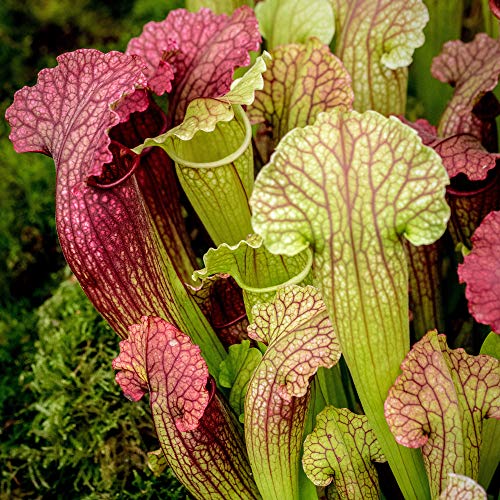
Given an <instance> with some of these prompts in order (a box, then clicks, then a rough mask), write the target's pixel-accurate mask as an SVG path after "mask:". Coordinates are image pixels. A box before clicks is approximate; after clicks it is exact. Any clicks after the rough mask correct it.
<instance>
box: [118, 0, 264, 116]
mask: <svg viewBox="0 0 500 500" xmlns="http://www.w3.org/2000/svg"><path fill="white" fill-rule="evenodd" d="M260 42H261V37H260V34H259V28H258V24H257V20H256V19H255V15H254V13H253V10H252V9H250V8H249V7H247V6H243V7H240V8H239V9H237V10H236V11H235V12H234V13H233V14H232V16H230V17H228V16H227V15H225V14H221V15H215V14H214V13H212V12H211V11H210V10H208V9H200V11H199V12H197V13H193V12H188V11H187V10H184V9H177V10H174V11H172V12H170V14H169V15H168V16H167V18H166V19H165V20H164V21H161V22H150V23H148V24H146V25H145V27H144V30H143V32H142V34H141V35H140V36H139V37H138V38H133V39H132V40H131V41H130V42H129V45H128V47H127V54H137V55H140V56H142V57H143V58H144V59H145V60H146V61H147V65H148V67H147V71H148V75H149V76H150V77H153V76H156V75H157V73H158V71H159V69H158V68H159V67H160V66H161V65H162V64H164V63H165V62H168V63H169V64H171V65H172V67H173V68H174V72H175V79H174V83H173V91H172V92H173V102H172V103H171V106H170V107H171V109H173V110H174V113H175V116H172V117H171V120H170V121H171V122H172V123H170V125H172V124H173V125H177V124H178V123H180V122H181V121H182V120H183V118H184V114H185V112H186V108H187V105H188V104H189V103H190V102H191V101H192V100H194V99H195V98H197V97H216V96H220V95H224V94H225V93H226V92H228V91H229V88H230V85H231V82H232V76H233V71H234V69H235V68H236V67H238V66H247V65H248V64H249V63H250V56H249V54H248V52H249V51H251V50H258V48H259V45H260Z"/></svg>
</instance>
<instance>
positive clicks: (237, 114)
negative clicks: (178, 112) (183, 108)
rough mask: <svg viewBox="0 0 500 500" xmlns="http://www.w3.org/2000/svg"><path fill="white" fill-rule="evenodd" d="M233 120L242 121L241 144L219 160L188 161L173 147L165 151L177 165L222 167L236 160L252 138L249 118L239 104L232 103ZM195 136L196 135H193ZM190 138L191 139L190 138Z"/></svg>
mask: <svg viewBox="0 0 500 500" xmlns="http://www.w3.org/2000/svg"><path fill="white" fill-rule="evenodd" d="M233 109H234V118H233V119H234V120H237V119H240V123H243V125H244V127H245V137H244V139H243V142H242V143H241V145H240V146H239V147H238V149H236V151H234V152H233V153H230V154H228V155H227V156H225V157H224V158H221V159H220V160H216V161H210V162H194V161H189V160H184V159H183V158H181V157H180V156H178V155H177V154H176V153H175V152H174V151H173V150H174V147H172V146H171V147H169V148H168V149H167V153H168V155H169V156H170V158H171V159H172V160H173V161H174V162H175V163H177V164H178V165H179V166H182V167H190V168H200V169H202V168H203V169H204V168H208V169H209V168H217V167H222V166H224V165H227V164H229V163H232V162H233V161H235V160H237V159H238V158H239V157H240V156H241V155H242V154H243V153H244V152H245V151H246V150H247V148H248V147H249V145H250V141H251V140H252V126H251V125H250V120H249V119H248V117H247V115H246V113H245V111H243V108H242V107H241V106H239V105H234V106H233ZM195 137H196V135H195ZM169 140H171V141H172V142H173V141H174V137H172V136H170V137H169ZM175 140H177V141H180V140H182V139H179V138H175ZM191 140H192V139H191Z"/></svg>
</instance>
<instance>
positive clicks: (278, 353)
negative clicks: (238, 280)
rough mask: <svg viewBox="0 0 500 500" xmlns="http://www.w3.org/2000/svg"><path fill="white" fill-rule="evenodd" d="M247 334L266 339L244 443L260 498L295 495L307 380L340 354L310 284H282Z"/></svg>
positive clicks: (251, 390)
mask: <svg viewBox="0 0 500 500" xmlns="http://www.w3.org/2000/svg"><path fill="white" fill-rule="evenodd" d="M253 316H254V322H253V323H252V324H251V325H250V326H249V327H248V335H249V337H251V338H253V339H255V340H260V341H262V342H265V343H266V344H268V348H267V350H266V352H265V354H264V356H263V357H262V360H261V362H260V365H259V366H258V367H257V369H256V370H255V372H254V375H253V377H252V379H251V380H250V382H249V384H248V392H247V396H246V400H245V442H246V445H247V449H248V454H249V458H250V463H251V465H252V470H253V472H254V474H255V480H256V482H257V485H258V486H259V490H260V491H261V493H262V495H263V496H264V497H265V498H278V497H280V496H282V497H283V498H296V497H297V495H298V472H299V466H300V460H299V459H300V450H301V446H302V436H303V432H304V425H305V417H306V412H307V407H308V402H309V397H310V391H309V380H310V378H311V377H312V376H313V375H314V374H315V373H316V371H317V370H318V368H319V367H320V366H325V367H331V366H333V365H334V364H335V363H337V362H338V360H339V358H340V348H339V345H338V342H337V339H336V337H335V333H334V331H333V328H332V325H331V323H330V320H329V319H328V314H327V312H326V308H325V305H324V303H323V300H322V299H321V296H320V294H319V292H318V291H317V290H316V289H315V288H314V287H312V286H307V287H299V286H295V285H292V286H290V287H285V288H281V289H279V290H278V292H277V293H276V297H275V299H274V300H273V302H272V303H270V304H263V305H258V306H255V307H254V309H253Z"/></svg>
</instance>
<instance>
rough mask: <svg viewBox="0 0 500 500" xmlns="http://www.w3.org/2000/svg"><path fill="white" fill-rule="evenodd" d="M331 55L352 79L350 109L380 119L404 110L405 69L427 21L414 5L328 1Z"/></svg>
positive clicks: (392, 0)
mask: <svg viewBox="0 0 500 500" xmlns="http://www.w3.org/2000/svg"><path fill="white" fill-rule="evenodd" d="M333 8H334V12H335V23H336V26H337V29H336V34H335V39H336V41H335V54H336V55H337V56H338V57H339V58H340V59H341V61H342V62H343V63H344V66H345V67H346V68H347V71H348V72H349V74H350V75H351V77H352V82H353V89H354V96H355V99H354V108H355V109H356V110H358V111H366V110H368V109H373V110H375V111H378V112H379V113H382V114H384V115H389V114H402V113H404V110H405V106H406V87H407V81H408V68H407V67H408V66H409V65H410V63H411V61H412V55H413V51H414V50H415V48H416V47H420V46H421V45H422V44H423V43H424V40H425V38H424V34H423V29H424V26H425V25H426V24H427V21H428V20H429V15H428V12H427V9H426V7H425V5H424V4H423V2H421V1H418V0H410V1H408V0H378V1H376V2H373V1H372V0H350V1H349V2H345V1H342V0H333Z"/></svg>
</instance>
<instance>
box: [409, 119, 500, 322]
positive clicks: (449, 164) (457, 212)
mask: <svg viewBox="0 0 500 500" xmlns="http://www.w3.org/2000/svg"><path fill="white" fill-rule="evenodd" d="M400 120H401V121H402V122H403V123H405V124H406V125H409V126H410V127H412V128H413V129H415V130H416V131H417V132H418V134H419V136H420V137H421V139H422V142H423V143H424V144H426V145H427V146H430V147H432V148H433V149H434V150H435V151H436V152H437V153H438V154H439V156H440V157H441V159H442V160H443V165H444V166H445V167H446V170H447V172H448V175H449V176H450V178H451V179H452V180H455V181H456V182H458V181H459V180H460V178H463V176H466V178H467V180H468V181H470V182H467V184H465V187H463V185H464V183H463V182H462V187H461V188H460V189H457V188H455V187H453V185H452V186H448V187H447V189H446V192H447V200H448V203H449V205H450V207H451V208H452V210H451V218H450V222H449V224H448V227H449V229H450V233H451V236H452V238H453V241H454V243H455V245H457V244H458V243H463V244H465V245H467V246H468V245H470V237H471V236H472V233H473V232H474V230H475V229H476V228H477V226H478V225H479V224H480V222H481V221H482V220H483V218H484V217H485V216H486V215H487V214H488V213H489V212H491V211H492V210H498V208H500V206H499V204H500V184H499V183H498V173H494V172H493V170H494V169H495V168H496V164H497V161H498V159H500V155H499V154H498V153H490V152H488V151H487V150H486V149H485V148H484V147H483V145H482V144H481V142H480V140H479V139H478V138H477V137H475V136H473V135H471V134H465V133H458V134H456V135H452V136H449V137H444V138H443V137H438V135H437V129H436V128H435V127H434V126H432V125H431V124H430V123H428V122H427V121H426V120H424V119H420V120H417V121H416V122H415V123H412V122H410V121H408V120H406V119H404V118H402V117H400ZM488 174H490V177H491V178H489V179H488V178H487V177H488ZM479 181H486V183H485V184H484V183H483V184H481V185H478V184H477V182H479ZM435 326H436V327H437V326H438V325H435Z"/></svg>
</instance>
